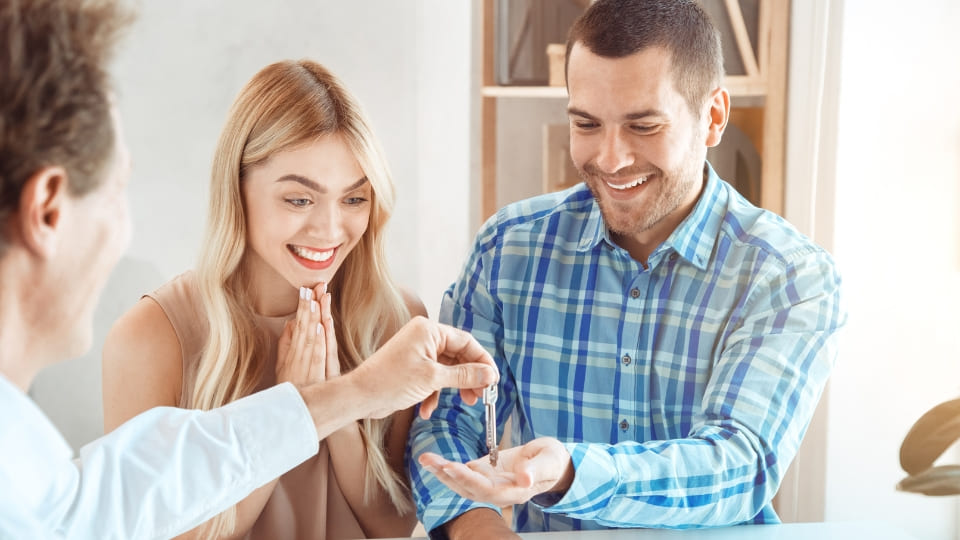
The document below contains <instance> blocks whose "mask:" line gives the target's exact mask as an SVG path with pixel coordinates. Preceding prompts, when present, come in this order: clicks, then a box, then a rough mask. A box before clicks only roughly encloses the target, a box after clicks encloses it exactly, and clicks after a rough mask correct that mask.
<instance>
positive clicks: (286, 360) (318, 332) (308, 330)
mask: <svg viewBox="0 0 960 540" xmlns="http://www.w3.org/2000/svg"><path fill="white" fill-rule="evenodd" d="M330 303H331V297H330V293H328V292H327V284H326V283H324V282H322V281H321V282H320V283H318V284H317V285H316V286H315V287H313V288H312V289H311V288H309V287H300V301H299V303H298V304H297V313H296V316H295V317H294V318H293V319H290V320H289V321H287V322H286V324H285V325H284V327H283V333H282V334H281V335H280V340H279V342H278V344H277V365H276V373H277V382H278V383H280V382H291V383H293V384H294V385H296V386H303V385H307V384H311V383H315V382H320V381H324V380H329V379H332V378H334V377H337V376H339V375H340V360H339V357H338V356H337V334H336V331H335V330H334V326H333V316H332V315H331V314H330Z"/></svg>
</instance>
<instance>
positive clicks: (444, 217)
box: [31, 0, 473, 447]
mask: <svg viewBox="0 0 960 540" xmlns="http://www.w3.org/2000/svg"><path fill="white" fill-rule="evenodd" d="M135 5H136V6H138V8H139V17H138V19H137V21H136V23H135V25H134V26H133V27H132V29H131V31H130V32H129V33H128V35H127V37H126V38H125V40H124V41H123V42H122V44H121V47H120V51H119V53H120V54H119V55H118V57H117V58H116V62H115V66H114V70H113V73H114V75H115V79H116V87H117V92H118V95H119V107H120V111H121V114H122V115H123V119H124V123H125V128H126V135H127V139H128V143H129V146H130V150H131V153H132V155H133V178H132V179H131V184H130V189H129V196H130V204H131V214H132V216H133V225H134V234H133V241H132V243H131V246H130V249H129V250H128V253H127V256H126V258H125V259H124V260H123V261H121V263H120V265H119V266H118V268H117V270H116V271H115V272H114V274H113V276H112V277H111V280H110V283H109V284H108V286H107V291H106V292H105V294H104V299H103V301H102V302H101V305H100V307H99V308H98V312H97V320H96V327H95V334H96V335H95V340H96V344H95V346H94V349H93V350H92V351H91V352H90V354H88V355H86V356H85V357H83V358H79V359H75V360H71V361H68V362H65V363H62V364H60V365H57V366H54V367H52V368H50V369H49V370H47V371H46V372H44V373H43V374H41V376H40V377H39V378H38V380H37V381H36V382H35V384H34V386H33V387H32V389H31V394H32V395H33V397H34V398H35V399H36V400H37V401H38V402H39V403H40V404H41V406H42V407H44V409H45V410H46V411H47V412H48V414H49V415H50V416H51V417H52V418H53V420H54V422H55V423H57V424H58V426H59V427H60V429H61V430H63V431H64V432H65V434H66V436H67V439H68V441H69V442H70V443H71V444H72V445H74V446H75V447H77V446H79V445H81V444H83V443H85V442H87V441H89V440H91V439H93V438H94V437H96V436H97V435H99V434H100V433H101V432H102V407H101V403H100V395H101V384H100V346H101V343H102V339H103V336H104V335H105V333H106V331H107V330H108V329H109V327H110V325H111V324H112V322H113V321H114V320H115V319H116V318H117V317H118V316H120V314H122V313H123V312H124V311H126V310H127V309H129V307H130V306H132V305H133V303H135V302H136V300H137V299H138V298H139V297H140V295H141V294H143V293H144V292H147V291H150V290H152V289H153V288H155V287H156V286H158V285H160V284H161V283H163V282H164V281H166V280H167V279H169V278H171V277H173V276H175V275H176V274H178V273H180V272H182V271H184V270H186V269H188V268H190V267H192V266H193V263H194V261H195V260H196V257H197V255H198V249H199V245H200V240H201V235H202V230H203V227H204V222H205V219H206V209H207V201H208V193H207V192H208V183H209V170H210V162H211V158H212V153H213V148H214V145H215V143H216V140H217V137H218V136H219V133H220V130H221V127H222V125H223V122H224V120H225V118H226V114H227V110H228V108H229V106H230V104H231V102H232V101H233V98H234V96H235V95H236V94H237V92H238V91H239V90H240V87H241V86H242V85H243V84H244V83H245V82H246V81H247V80H249V78H250V77H251V76H253V74H254V73H255V72H256V71H257V70H259V69H260V68H261V67H263V66H265V65H267V64H268V63H270V62H273V61H276V60H280V59H285V58H302V57H309V58H312V59H314V60H317V61H319V62H321V63H323V64H325V65H326V66H328V67H329V68H330V69H331V70H332V71H333V72H334V73H336V74H337V75H338V76H339V77H340V78H341V79H342V80H343V81H344V82H345V84H346V85H347V87H348V88H349V89H350V90H351V91H353V93H354V94H355V95H356V96H357V97H358V99H359V100H360V102H361V103H362V104H363V105H364V107H365V109H366V110H367V113H368V115H369V116H370V118H371V121H372V123H373V126H374V130H375V132H376V133H377V134H378V136H379V138H380V141H381V143H382V144H383V147H384V150H385V152H386V156H387V159H388V161H389V163H390V165H391V168H392V172H393V175H394V180H395V183H396V185H397V194H398V200H397V206H396V212H395V214H394V217H393V220H392V222H391V228H390V232H389V238H390V241H389V245H388V257H389V260H390V264H391V268H392V270H393V272H394V275H395V277H396V278H397V280H398V281H399V282H400V283H401V284H402V285H404V286H407V287H409V288H410V289H412V290H413V291H415V292H417V293H418V294H419V295H420V296H421V298H422V299H423V301H424V303H425V304H426V306H427V309H428V311H429V312H430V314H431V316H432V317H434V318H435V317H436V315H437V312H438V309H439V303H440V295H441V294H442V291H443V290H444V289H445V288H446V286H447V285H448V284H449V283H450V282H452V281H453V280H454V279H455V277H456V273H457V271H458V270H459V268H460V265H461V264H462V259H463V256H464V255H465V254H466V252H467V246H468V243H469V239H470V237H471V235H472V232H473V231H471V230H469V225H468V218H469V208H470V207H469V204H468V201H467V198H468V197H467V194H468V192H469V174H470V147H469V142H470V132H469V121H470V94H469V92H470V80H471V79H470V77H471V72H470V69H469V65H468V64H469V63H468V62H466V61H465V59H467V58H469V56H470V54H471V41H470V40H471V35H470V29H471V24H472V23H471V19H470V15H471V13H472V11H471V9H472V8H471V6H470V4H469V3H468V2H447V1H444V0H417V1H416V2H395V1H392V0H353V1H350V2H344V1H342V0H322V1H320V0H278V1H273V2H261V1H258V0H244V1H237V0H204V1H202V2H196V1H193V0H165V1H163V2H155V1H140V2H137V3H136V4H135Z"/></svg>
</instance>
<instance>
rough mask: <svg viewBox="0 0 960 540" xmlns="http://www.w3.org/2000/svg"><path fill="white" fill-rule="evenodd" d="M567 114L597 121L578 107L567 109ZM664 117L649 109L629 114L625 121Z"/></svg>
mask: <svg viewBox="0 0 960 540" xmlns="http://www.w3.org/2000/svg"><path fill="white" fill-rule="evenodd" d="M567 114H569V115H571V116H580V117H582V118H586V119H587V120H596V118H595V117H594V116H593V115H591V114H590V113H588V112H586V111H583V110H580V109H578V108H576V107H569V108H568V109H567ZM663 116H664V114H663V112H661V111H658V110H657V109H647V110H645V111H638V112H632V113H627V114H625V115H624V116H623V119H624V120H643V119H645V118H651V117H663Z"/></svg>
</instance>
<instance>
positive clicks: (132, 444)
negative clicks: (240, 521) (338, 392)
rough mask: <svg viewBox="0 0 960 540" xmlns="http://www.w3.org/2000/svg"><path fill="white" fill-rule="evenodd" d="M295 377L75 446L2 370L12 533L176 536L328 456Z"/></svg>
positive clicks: (2, 534) (6, 525)
mask: <svg viewBox="0 0 960 540" xmlns="http://www.w3.org/2000/svg"><path fill="white" fill-rule="evenodd" d="M318 449H319V440H318V438H317V431H316V428H315V427H314V423H313V420H312V418H311V417H310V414H309V411H308V410H307V407H306V404H305V403H304V402H303V399H302V398H301V396H300V393H299V392H297V390H296V389H295V388H294V387H293V385H291V384H289V383H285V384H281V385H277V386H275V387H273V388H270V389H267V390H264V391H262V392H259V393H256V394H253V395H251V396H247V397H245V398H243V399H240V400H237V401H235V402H233V403H230V404H229V405H226V406H224V407H221V408H219V409H214V410H211V411H198V410H186V409H178V408H173V407H157V408H154V409H151V410H149V411H147V412H145V413H143V414H141V415H139V416H136V417H134V418H132V419H130V420H129V421H128V422H126V423H125V424H123V425H122V426H120V427H119V428H117V429H116V430H115V431H113V432H112V433H109V434H107V435H106V436H104V437H102V438H100V439H97V440H95V441H93V442H91V443H89V444H87V445H86V446H84V447H83V448H81V449H80V457H79V458H77V459H74V458H73V452H72V450H71V449H70V447H69V446H68V445H67V443H66V441H65V440H64V439H63V436H62V435H60V433H59V432H58V431H57V429H56V428H55V427H54V426H53V424H52V423H51V422H50V420H49V419H48V418H47V417H46V415H44V413H43V412H42V411H41V410H40V409H39V408H38V407H37V406H36V404H34V403H33V401H31V400H30V398H28V397H27V396H26V395H25V394H24V393H23V392H22V391H21V390H20V389H19V388H18V387H16V386H14V385H13V384H12V383H11V382H10V381H9V380H7V379H6V378H4V377H3V376H2V375H0V539H8V538H9V539H20V538H24V539H27V538H29V539H40V538H71V539H86V538H90V539H97V540H101V539H102V540H105V539H109V538H122V539H140V538H170V537H172V536H176V535H178V534H180V533H182V532H185V531H188V530H190V529H192V528H193V527H195V526H197V525H199V524H201V523H203V522H204V521H207V520H208V519H210V518H211V517H213V516H215V515H217V514H218V513H220V512H222V511H223V510H225V509H227V508H229V507H230V506H231V505H233V504H235V503H237V502H238V501H240V500H241V499H243V498H244V497H246V496H247V495H248V494H249V493H250V492H251V491H253V490H254V489H256V488H258V487H260V486H262V485H264V484H266V483H267V482H269V481H270V480H272V479H274V478H277V477H278V476H280V475H281V474H283V473H285V472H287V471H288V470H290V469H292V468H293V467H295V466H296V465H298V464H300V463H301V462H303V461H304V460H306V459H307V458H309V457H310V456H312V455H314V454H316V453H317V451H318Z"/></svg>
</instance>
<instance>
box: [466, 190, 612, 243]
mask: <svg viewBox="0 0 960 540" xmlns="http://www.w3.org/2000/svg"><path fill="white" fill-rule="evenodd" d="M596 212H597V206H596V201H595V200H594V198H593V194H592V193H590V190H589V188H587V186H586V185H585V184H583V183H580V184H577V185H576V186H573V187H571V188H568V189H566V190H563V191H558V192H555V193H547V194H544V195H538V196H536V197H531V198H529V199H524V200H521V201H517V202H514V203H511V204H508V205H506V206H504V207H503V208H501V209H500V210H499V211H498V212H497V213H496V214H494V215H493V216H492V217H491V218H490V219H488V220H487V222H486V223H484V224H483V226H482V227H481V229H480V232H479V233H478V235H477V242H478V248H479V249H481V250H484V249H487V248H490V247H492V246H493V245H494V244H498V243H499V244H502V243H504V242H512V241H517V242H523V241H539V240H542V235H543V234H544V233H545V232H547V231H549V232H551V233H552V235H554V236H557V237H558V238H561V239H567V240H570V241H573V242H579V241H580V235H581V234H582V233H583V230H584V228H585V227H586V224H587V222H588V221H589V220H590V219H591V218H595V217H596V215H595V214H596Z"/></svg>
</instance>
